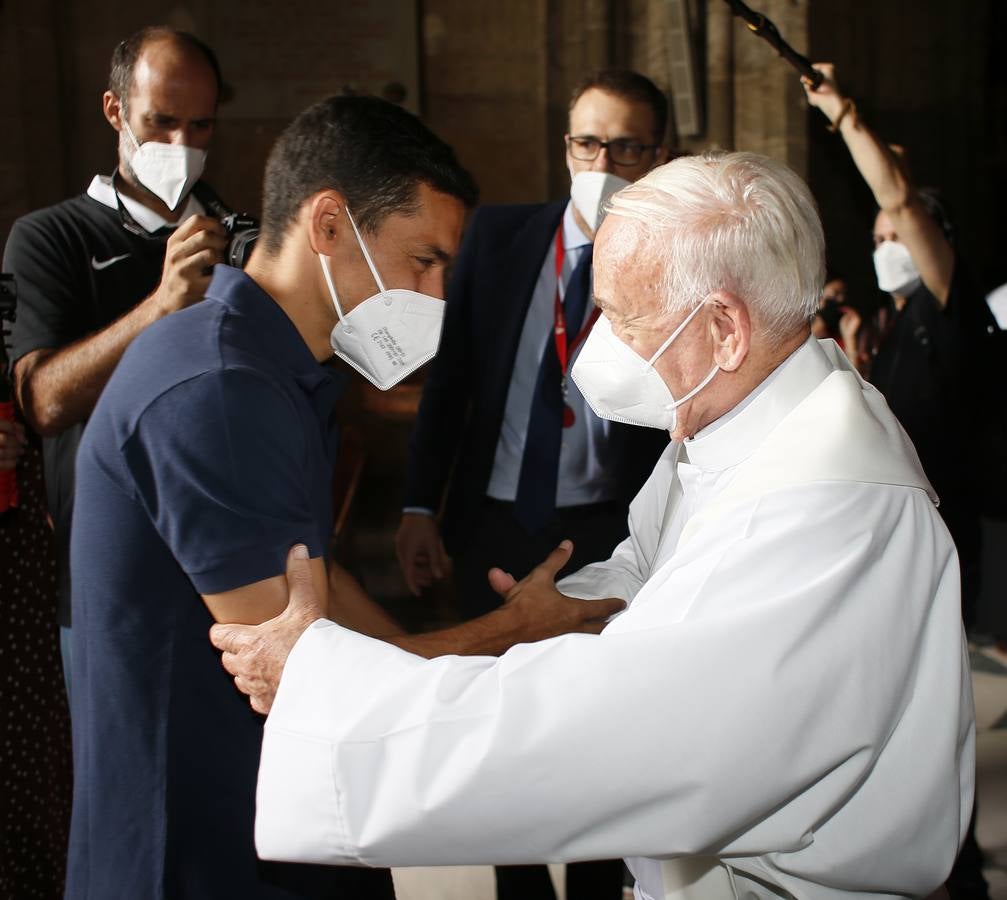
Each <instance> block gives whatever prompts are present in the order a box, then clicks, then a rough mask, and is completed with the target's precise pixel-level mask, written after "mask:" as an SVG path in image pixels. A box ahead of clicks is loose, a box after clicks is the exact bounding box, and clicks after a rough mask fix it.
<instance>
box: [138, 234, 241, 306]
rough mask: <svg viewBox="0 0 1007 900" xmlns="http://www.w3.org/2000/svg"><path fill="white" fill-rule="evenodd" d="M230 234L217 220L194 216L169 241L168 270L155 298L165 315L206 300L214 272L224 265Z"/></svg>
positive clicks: (163, 274) (167, 248)
mask: <svg viewBox="0 0 1007 900" xmlns="http://www.w3.org/2000/svg"><path fill="white" fill-rule="evenodd" d="M225 247H227V231H226V230H225V228H224V226H223V225H221V224H220V222H218V221H217V220H216V219H211V218H209V217H208V216H190V217H189V218H188V219H186V220H185V221H184V222H183V223H182V224H181V225H179V226H178V228H176V229H175V233H174V234H172V236H171V237H170V238H168V244H167V246H166V247H165V251H164V270H163V271H162V273H161V283H160V284H159V285H158V286H157V290H156V291H155V292H154V296H155V297H156V298H157V302H158V304H159V305H160V307H161V308H162V309H163V310H164V311H165V312H175V311H176V310H179V309H184V308H185V307H186V306H191V305H192V304H193V303H196V302H198V301H199V300H202V299H203V295H204V294H205V293H206V288H207V287H208V286H209V284H210V272H211V269H212V268H213V266H214V265H215V264H216V263H219V262H223V261H224V248H225Z"/></svg>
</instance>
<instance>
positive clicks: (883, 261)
mask: <svg viewBox="0 0 1007 900" xmlns="http://www.w3.org/2000/svg"><path fill="white" fill-rule="evenodd" d="M874 271H875V272H877V273H878V287H879V288H881V290H883V291H888V293H890V294H898V295H900V296H902V297H906V296H908V295H909V294H911V293H912V292H913V291H915V290H916V288H918V287H919V286H920V284H921V279H920V270H919V269H917V268H916V263H915V262H913V256H912V254H911V253H910V252H909V248H908V247H907V246H906V245H905V244H902V243H899V242H898V241H882V242H881V244H880V245H879V246H878V248H877V249H876V250H875V251H874Z"/></svg>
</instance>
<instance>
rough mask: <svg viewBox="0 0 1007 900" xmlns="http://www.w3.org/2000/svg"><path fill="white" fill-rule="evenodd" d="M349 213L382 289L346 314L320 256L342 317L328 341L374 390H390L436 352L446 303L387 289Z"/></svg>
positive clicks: (331, 292) (338, 312)
mask: <svg viewBox="0 0 1007 900" xmlns="http://www.w3.org/2000/svg"><path fill="white" fill-rule="evenodd" d="M346 217H347V218H348V219H349V220H350V225H352V226H353V234H354V235H355V236H356V239H357V243H358V244H359V245H360V249H361V251H362V252H363V254H364V259H365V260H366V261H367V267H368V268H369V269H370V270H371V275H373V276H374V281H375V283H376V284H377V286H378V293H377V294H374V295H372V296H370V297H368V298H367V299H366V300H364V301H363V302H362V303H360V304H359V305H357V306H355V307H353V309H351V310H350V311H349V312H348V313H346V314H344V313H343V309H342V307H341V306H340V305H339V297H338V296H337V295H336V286H335V284H334V283H333V281H332V272H331V271H330V270H329V262H328V260H329V258H328V257H327V256H321V255H319V257H318V261H319V262H320V263H321V265H322V275H323V276H324V277H325V284H326V286H327V287H328V289H329V296H330V297H332V303H333V305H334V306H335V307H336V315H337V316H339V324H338V325H336V327H335V328H333V329H332V334H331V335H330V336H329V343H330V344H331V345H332V350H333V352H334V353H335V354H336V356H338V357H339V358H340V359H342V360H343V361H345V362H347V363H349V364H350V365H351V366H353V368H354V369H356V370H357V371H358V372H359V373H360V374H361V375H363V376H364V378H366V379H367V380H368V381H369V382H370V383H371V384H373V385H374V386H375V387H376V388H378V389H379V390H382V391H387V390H388V389H389V388H392V387H395V385H397V384H398V383H399V382H400V381H401V380H402V379H403V378H405V377H406V376H408V375H411V374H412V373H413V372H415V371H416V370H417V369H418V368H419V367H420V366H422V365H423V364H424V363H425V362H427V361H428V360H430V359H432V358H433V357H434V355H435V354H436V353H437V347H438V345H439V344H440V341H441V327H442V325H443V324H444V301H443V300H438V299H437V298H436V297H430V296H428V295H427V294H420V293H418V292H417V291H407V290H403V289H400V288H394V289H391V290H387V289H386V288H385V286H384V284H383V283H382V281H381V276H380V275H378V270H377V269H376V268H375V267H374V262H373V261H372V260H371V254H370V253H369V252H368V251H367V246H366V245H365V244H364V240H363V238H362V237H361V236H360V232H359V231H358V230H357V223H356V222H354V221H353V216H351V215H350V211H349V210H348V209H347V210H346Z"/></svg>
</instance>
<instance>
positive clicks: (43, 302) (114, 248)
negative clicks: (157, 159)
mask: <svg viewBox="0 0 1007 900" xmlns="http://www.w3.org/2000/svg"><path fill="white" fill-rule="evenodd" d="M169 234H170V232H168V231H166V232H165V234H163V235H160V236H141V235H137V234H133V233H132V232H130V231H127V230H126V229H125V228H124V227H123V225H122V220H121V218H120V214H119V211H118V210H117V209H113V208H111V207H109V206H106V205H105V204H103V203H100V202H99V201H97V200H95V199H93V198H92V197H89V196H87V195H86V194H81V195H80V196H78V197H73V198H71V199H70V200H65V201H64V202H62V203H58V204H56V205H55V206H50V207H48V208H46V209H40V210H37V211H36V212H33V213H29V214H28V215H26V216H23V217H22V218H20V219H18V220H17V221H16V222H15V223H14V226H13V227H12V228H11V232H10V236H9V238H8V240H7V246H6V248H5V249H4V258H3V269H4V271H6V272H12V273H13V274H14V276H15V278H16V279H17V290H18V301H17V321H16V322H15V323H14V328H13V332H12V344H13V352H12V354H11V361H12V362H17V360H18V359H20V358H21V357H22V356H24V355H25V354H27V353H30V352H31V351H32V350H40V349H59V348H61V347H65V346H66V345H68V344H71V343H73V342H74V341H77V340H80V339H81V338H84V337H87V336H88V335H90V334H93V333H94V332H96V331H100V330H101V329H102V328H104V327H106V326H107V325H110V324H111V323H112V322H114V321H115V320H116V319H118V318H119V317H120V316H121V315H122V314H123V313H125V312H128V311H129V310H130V309H132V308H133V307H134V306H136V304H137V303H139V302H140V301H141V300H143V299H144V298H145V297H147V296H148V295H149V294H151V293H152V292H153V291H154V289H155V288H156V287H157V285H158V282H159V281H160V279H161V269H162V267H163V265H164V248H165V244H166V243H167V240H168V235H169ZM83 429H84V423H80V424H79V425H74V426H71V427H70V428H68V429H67V430H66V431H64V432H62V433H61V434H59V435H56V436H55V437H50V438H46V439H45V440H44V442H43V453H44V459H45V485H46V497H47V500H48V506H49V514H50V515H51V516H52V518H53V524H54V525H55V528H56V547H57V554H58V559H57V562H58V564H59V565H58V571H59V582H60V583H59V607H58V617H59V621H60V624H62V625H69V624H70V581H69V572H70V565H69V552H70V549H69V548H70V519H71V515H72V513H73V493H74V489H73V478H74V476H73V467H74V460H75V459H76V456H77V445H78V444H79V443H80V436H81V433H82V431H83Z"/></svg>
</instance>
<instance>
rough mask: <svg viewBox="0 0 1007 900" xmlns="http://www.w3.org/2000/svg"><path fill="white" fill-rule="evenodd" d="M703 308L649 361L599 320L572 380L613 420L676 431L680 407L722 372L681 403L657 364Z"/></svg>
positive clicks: (713, 371)
mask: <svg viewBox="0 0 1007 900" xmlns="http://www.w3.org/2000/svg"><path fill="white" fill-rule="evenodd" d="M702 308H703V304H700V305H699V306H697V307H696V308H695V309H694V310H693V311H692V312H691V313H689V315H688V316H686V317H685V319H684V321H683V322H682V324H681V325H679V326H678V328H676V329H675V330H674V331H673V332H672V333H671V335H670V337H669V338H668V339H667V340H666V341H665V342H664V343H663V344H661V346H660V347H658V349H657V352H656V353H655V354H654V355H653V356H652V357H651V358H650V359H644V358H643V357H641V356H639V355H638V354H637V353H635V352H634V351H633V350H632V348H630V347H629V345H628V344H626V343H624V342H623V341H620V340H619V338H617V337H616V336H615V335H614V334H613V333H612V325H611V323H610V322H609V321H608V319H606V318H605V316H601V317H599V319H598V321H597V322H595V324H594V328H592V329H591V333H590V334H589V335H588V336H587V340H586V341H584V346H583V347H582V348H581V351H580V355H579V356H578V357H577V361H576V362H575V363H574V365H573V371H572V372H571V377H572V378H573V380H574V383H575V384H576V385H577V388H578V390H579V391H580V392H581V394H583V395H584V399H585V400H587V402H588V403H589V404H590V406H591V409H593V410H594V412H595V414H596V415H598V416H601V418H603V419H611V420H612V421H613V422H624V423H626V424H628V425H646V426H649V427H650V428H661V429H663V430H665V431H668V432H672V431H674V430H675V428H676V426H677V425H678V407H680V406H681V405H682V404H683V403H685V402H686V401H688V400H691V399H692V398H693V397H695V396H696V394H698V393H699V392H700V391H701V390H702V389H703V388H705V387H706V386H707V385H708V384H709V383H710V382H711V381H712V380H713V376H714V375H716V374H717V372H719V371H720V366H716V365H715V366H714V367H713V368H712V369H711V370H710V372H709V374H708V375H707V376H706V377H705V378H704V379H703V380H702V381H701V382H700V383H699V384H697V385H696V386H695V387H694V388H693V389H692V390H691V391H689V393H687V394H686V395H685V396H684V397H682V398H681V399H680V400H676V399H675V398H674V397H673V396H672V393H671V391H670V390H668V386H667V385H666V384H665V383H664V379H663V378H662V377H661V376H660V375H659V374H658V373H657V371H656V370H655V369H654V363H655V362H656V361H657V359H658V357H660V356H661V354H662V353H664V351H665V350H667V349H668V347H669V346H670V345H671V342H672V341H674V340H675V338H677V337H678V336H679V335H680V334H681V333H682V330H683V329H684V328H685V326H686V325H688V324H689V322H690V321H692V318H693V316H695V315H696V313H698V312H699V311H700V309H702Z"/></svg>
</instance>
